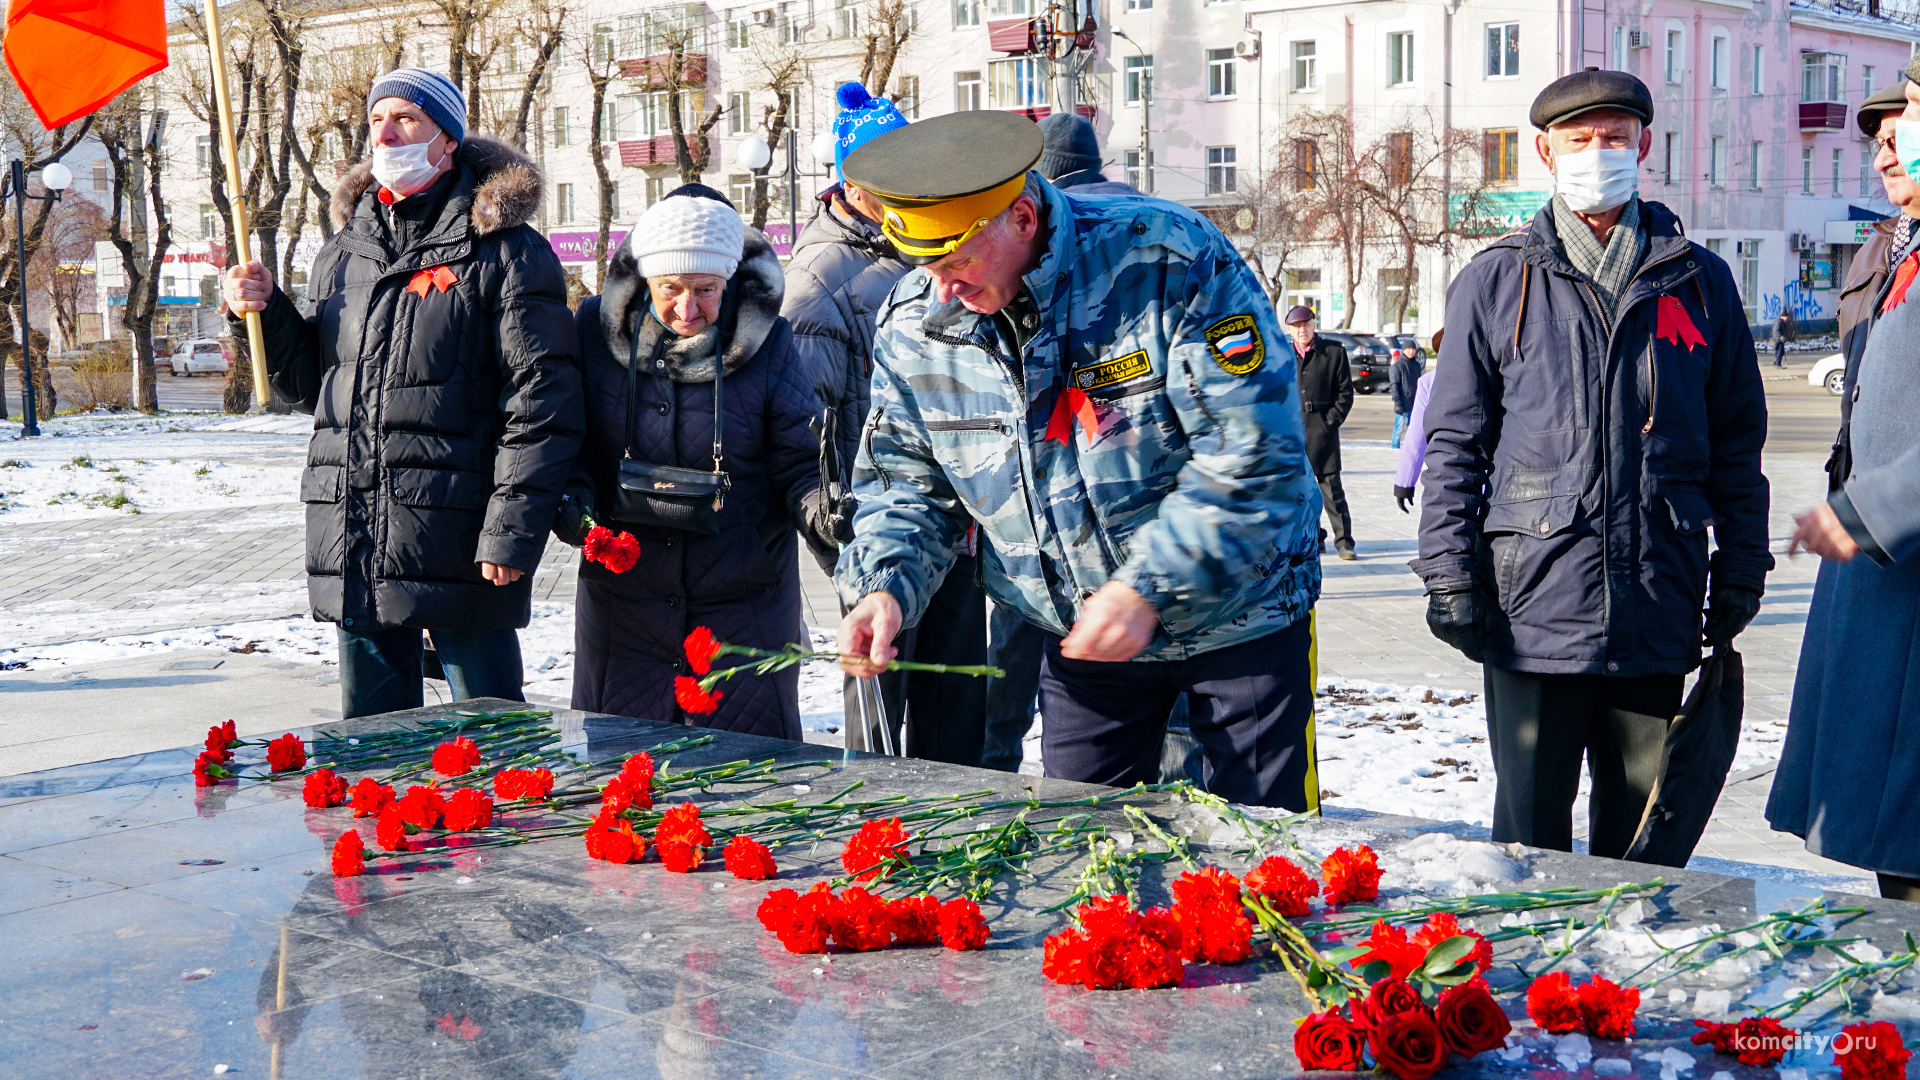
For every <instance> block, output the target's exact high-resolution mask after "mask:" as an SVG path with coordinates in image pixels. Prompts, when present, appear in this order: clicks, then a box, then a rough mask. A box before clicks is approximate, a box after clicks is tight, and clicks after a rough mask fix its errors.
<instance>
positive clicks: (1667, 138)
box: [1660, 131, 1679, 184]
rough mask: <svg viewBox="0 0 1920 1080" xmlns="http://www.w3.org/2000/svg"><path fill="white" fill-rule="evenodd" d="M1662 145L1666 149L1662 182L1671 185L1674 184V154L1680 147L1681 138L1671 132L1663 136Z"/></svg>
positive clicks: (1662, 167) (1662, 160)
mask: <svg viewBox="0 0 1920 1080" xmlns="http://www.w3.org/2000/svg"><path fill="white" fill-rule="evenodd" d="M1661 145H1662V147H1664V154H1663V156H1662V158H1661V165H1660V182H1661V183H1663V184H1671V183H1673V158H1674V153H1673V152H1674V150H1675V149H1677V148H1678V146H1679V136H1677V135H1675V134H1674V133H1673V132H1671V131H1669V132H1667V133H1666V134H1665V135H1663V136H1661Z"/></svg>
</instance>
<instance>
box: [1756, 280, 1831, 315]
mask: <svg viewBox="0 0 1920 1080" xmlns="http://www.w3.org/2000/svg"><path fill="white" fill-rule="evenodd" d="M1782 311H1790V312H1792V313H1793V321H1794V322H1808V321H1810V320H1813V319H1826V318H1831V316H1829V315H1828V314H1827V309H1826V306H1825V305H1824V304H1822V303H1820V301H1819V300H1816V299H1815V298H1814V295H1813V291H1812V290H1810V289H1803V288H1801V287H1800V283H1799V282H1797V281H1790V282H1788V283H1787V290H1786V292H1785V293H1784V294H1782V293H1768V294H1767V295H1766V296H1765V297H1763V298H1762V299H1761V303H1760V321H1761V322H1772V321H1773V320H1775V319H1777V318H1779V317H1780V313H1781V312H1782Z"/></svg>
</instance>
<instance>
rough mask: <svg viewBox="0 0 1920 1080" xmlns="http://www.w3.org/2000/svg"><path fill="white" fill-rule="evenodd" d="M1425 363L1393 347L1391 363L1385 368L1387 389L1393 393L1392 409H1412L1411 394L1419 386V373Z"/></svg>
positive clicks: (1395, 410)
mask: <svg viewBox="0 0 1920 1080" xmlns="http://www.w3.org/2000/svg"><path fill="white" fill-rule="evenodd" d="M1426 369H1427V365H1426V363H1425V362H1424V361H1422V360H1421V359H1420V358H1419V357H1417V356H1408V355H1406V354H1405V353H1404V352H1403V351H1402V350H1399V349H1395V350H1394V353H1393V364H1392V366H1390V367H1388V368H1387V389H1388V391H1389V392H1390V393H1391V394H1392V395H1393V411H1394V412H1397V413H1407V412H1412V411H1413V395H1414V392H1415V391H1416V390H1418V389H1419V388H1420V375H1421V373H1422V372H1424V371H1425V370H1426Z"/></svg>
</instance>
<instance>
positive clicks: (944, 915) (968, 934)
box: [940, 896, 992, 952]
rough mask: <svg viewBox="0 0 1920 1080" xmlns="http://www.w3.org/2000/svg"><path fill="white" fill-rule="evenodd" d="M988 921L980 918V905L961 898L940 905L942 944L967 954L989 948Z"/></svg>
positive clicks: (989, 932)
mask: <svg viewBox="0 0 1920 1080" xmlns="http://www.w3.org/2000/svg"><path fill="white" fill-rule="evenodd" d="M991 933H992V931H991V930H989V929H988V928H987V920H986V919H984V918H981V916H980V905H979V904H976V903H974V902H973V901H971V900H969V899H967V898H966V897H964V896H963V897H961V898H959V899H958V900H949V901H947V902H946V903H944V904H942V905H940V944H942V945H945V946H946V947H947V948H949V949H956V950H959V951H962V952H965V951H967V950H969V949H984V948H986V947H987V935H989V934H991Z"/></svg>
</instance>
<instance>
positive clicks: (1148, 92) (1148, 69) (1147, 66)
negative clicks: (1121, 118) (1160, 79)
mask: <svg viewBox="0 0 1920 1080" xmlns="http://www.w3.org/2000/svg"><path fill="white" fill-rule="evenodd" d="M1122 70H1123V71H1124V72H1125V78H1124V79H1123V81H1122V84H1121V85H1122V86H1123V88H1124V90H1125V95H1124V96H1125V98H1126V103H1127V104H1129V105H1138V104H1140V103H1141V102H1142V101H1149V100H1152V98H1153V57H1152V56H1129V57H1127V62H1126V64H1125V65H1124V66H1123V68H1122Z"/></svg>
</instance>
